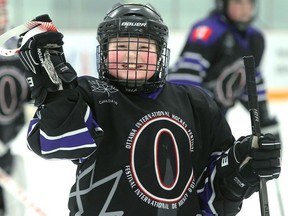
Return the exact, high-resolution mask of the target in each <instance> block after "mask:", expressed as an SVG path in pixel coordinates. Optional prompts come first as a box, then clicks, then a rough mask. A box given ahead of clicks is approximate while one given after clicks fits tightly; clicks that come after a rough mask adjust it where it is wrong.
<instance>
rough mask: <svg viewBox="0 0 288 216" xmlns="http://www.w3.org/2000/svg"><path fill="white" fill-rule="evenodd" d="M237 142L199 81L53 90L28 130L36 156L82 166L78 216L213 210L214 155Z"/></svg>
mask: <svg viewBox="0 0 288 216" xmlns="http://www.w3.org/2000/svg"><path fill="white" fill-rule="evenodd" d="M102 130H103V131H104V135H103V134H102ZM233 142H234V137H233V136H232V134H231V131H230V128H229V126H228V124H227V122H226V120H225V118H224V117H223V115H222V114H221V112H220V111H219V109H218V107H217V105H216V103H215V102H214V101H213V100H211V98H210V97H209V96H208V95H207V94H206V93H204V92H203V91H202V90H201V89H199V88H197V87H193V86H184V85H175V84H169V83H167V84H166V85H165V86H164V87H163V88H161V89H159V90H158V91H156V92H154V93H153V94H149V95H127V94H123V93H122V92H120V91H119V90H118V89H116V88H115V87H113V86H111V85H109V84H107V83H105V82H103V81H99V80H98V79H96V78H92V77H82V78H78V87H76V88H75V89H73V90H63V91H59V92H57V93H52V94H50V95H49V98H48V99H47V101H46V102H45V104H44V105H43V106H42V108H41V109H39V110H38V111H37V113H36V115H35V118H34V119H33V120H31V122H30V126H29V133H28V143H29V148H30V149H31V150H32V151H34V152H35V153H36V154H38V155H39V156H41V157H43V158H46V159H54V158H58V159H59V158H60V159H70V160H73V161H74V162H75V163H76V164H77V165H78V169H77V175H76V182H75V184H74V185H73V186H72V188H71V193H70V198H69V209H70V215H73V216H74V215H81V216H92V215H108V214H109V215H119V216H120V215H127V216H135V215H145V216H147V215H149V216H156V215H178V216H188V215H189V216H191V215H193V216H196V215H198V216H200V215H214V214H216V213H217V211H218V209H220V208H223V206H224V205H223V204H221V205H219V202H218V205H214V203H215V202H214V201H215V200H216V199H217V197H218V195H217V193H216V189H215V188H214V186H213V181H214V178H215V173H216V169H215V161H216V160H217V159H218V158H219V156H220V154H221V153H222V152H223V151H225V150H227V149H228V148H229V147H230V146H231V145H232V144H233ZM223 202H224V201H223ZM226 207H227V208H232V207H229V206H226ZM232 211H234V212H237V211H238V210H237V209H232Z"/></svg>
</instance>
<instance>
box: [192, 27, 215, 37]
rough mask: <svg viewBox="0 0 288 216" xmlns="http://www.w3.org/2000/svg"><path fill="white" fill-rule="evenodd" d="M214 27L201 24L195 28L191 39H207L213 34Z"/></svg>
mask: <svg viewBox="0 0 288 216" xmlns="http://www.w3.org/2000/svg"><path fill="white" fill-rule="evenodd" d="M212 31H213V30H212V28H210V27H208V26H199V27H197V28H196V29H194V30H193V32H192V35H191V39H192V41H196V40H202V41H207V40H208V39H209V38H210V36H211V35H212Z"/></svg>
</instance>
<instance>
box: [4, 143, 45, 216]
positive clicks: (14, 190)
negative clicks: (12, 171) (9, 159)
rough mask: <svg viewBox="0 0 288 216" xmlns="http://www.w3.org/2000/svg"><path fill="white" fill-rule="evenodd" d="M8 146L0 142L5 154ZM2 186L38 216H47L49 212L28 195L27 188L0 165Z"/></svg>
mask: <svg viewBox="0 0 288 216" xmlns="http://www.w3.org/2000/svg"><path fill="white" fill-rule="evenodd" d="M7 149H8V147H7V146H6V145H5V144H3V143H2V142H0V151H1V153H2V154H3V153H4V154H5V152H7ZM0 186H1V187H2V188H3V189H4V190H5V191H6V192H7V193H9V194H11V195H12V196H13V197H14V198H15V199H17V200H18V201H19V202H21V203H22V204H23V205H24V206H25V207H26V208H28V209H30V210H33V212H34V213H35V214H36V215H37V216H46V215H47V214H46V213H44V212H43V210H42V209H41V208H40V207H38V206H37V205H36V204H35V203H34V202H33V201H32V200H31V199H30V198H29V197H28V195H27V193H26V192H25V190H24V189H23V188H22V187H21V186H20V185H19V184H18V183H17V182H16V181H15V180H14V179H13V177H12V176H10V175H9V174H8V173H7V172H6V171H5V170H4V169H3V168H1V167H0Z"/></svg>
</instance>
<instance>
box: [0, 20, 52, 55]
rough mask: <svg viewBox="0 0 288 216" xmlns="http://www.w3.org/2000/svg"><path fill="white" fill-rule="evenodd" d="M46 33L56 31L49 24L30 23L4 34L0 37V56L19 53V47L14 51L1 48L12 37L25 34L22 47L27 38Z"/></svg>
mask: <svg viewBox="0 0 288 216" xmlns="http://www.w3.org/2000/svg"><path fill="white" fill-rule="evenodd" d="M46 31H57V29H56V27H55V26H54V24H53V23H50V22H40V21H30V22H27V23H25V24H22V25H20V26H17V27H15V28H13V29H11V30H9V31H7V32H5V33H4V34H2V35H1V36H0V55H2V56H12V55H15V54H16V53H18V52H19V51H20V49H21V46H20V47H17V48H15V49H6V48H4V47H3V45H4V44H5V42H7V41H8V40H9V39H11V38H12V37H15V36H19V35H21V34H23V33H25V32H27V33H26V34H25V35H24V37H23V41H22V45H24V44H25V43H26V41H27V40H28V39H29V38H31V37H33V36H34V35H36V34H39V33H42V32H46Z"/></svg>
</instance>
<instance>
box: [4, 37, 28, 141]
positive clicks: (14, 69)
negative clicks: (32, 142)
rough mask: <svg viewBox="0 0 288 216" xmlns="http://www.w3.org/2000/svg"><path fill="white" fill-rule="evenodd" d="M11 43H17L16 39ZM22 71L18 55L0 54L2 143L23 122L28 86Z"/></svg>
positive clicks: (8, 139) (17, 129) (19, 127)
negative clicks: (7, 55)
mask: <svg viewBox="0 0 288 216" xmlns="http://www.w3.org/2000/svg"><path fill="white" fill-rule="evenodd" d="M9 42H10V43H12V41H9ZM13 43H15V44H16V43H17V41H16V39H13ZM7 46H9V45H7ZM24 73H25V68H24V66H23V65H22V63H21V61H20V59H19V58H18V56H11V57H6V56H5V57H4V56H0V94H1V97H0V140H1V141H2V142H3V143H7V142H9V141H10V140H12V139H13V138H15V136H16V135H17V134H18V132H19V130H20V129H21V128H22V126H23V125H24V123H25V119H24V103H25V102H27V101H28V100H29V88H28V84H27V82H26V79H25V76H24Z"/></svg>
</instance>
